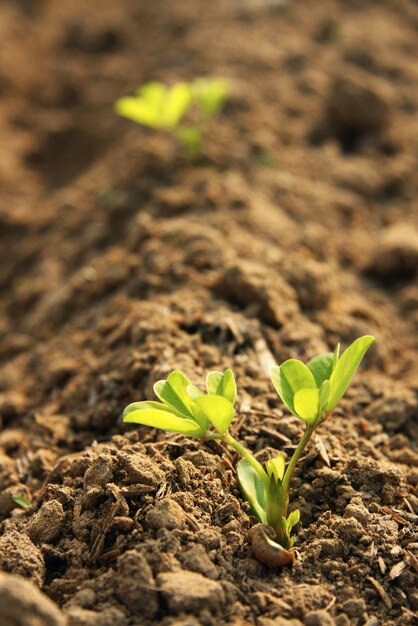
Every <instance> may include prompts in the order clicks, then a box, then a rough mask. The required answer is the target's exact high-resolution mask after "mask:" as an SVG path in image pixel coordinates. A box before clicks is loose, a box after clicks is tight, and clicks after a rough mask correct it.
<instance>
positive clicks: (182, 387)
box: [154, 370, 193, 417]
mask: <svg viewBox="0 0 418 626" xmlns="http://www.w3.org/2000/svg"><path fill="white" fill-rule="evenodd" d="M190 385H191V382H190V380H189V379H188V378H187V376H185V375H184V374H182V372H180V371H179V370H174V372H171V374H170V375H169V376H168V378H167V380H159V381H158V382H156V383H155V385H154V393H155V395H156V396H157V398H158V399H159V400H161V402H163V403H164V404H166V405H168V406H171V407H173V408H174V409H176V411H178V412H179V413H182V414H183V415H187V416H189V417H193V412H192V403H193V400H192V398H191V397H190V396H189V394H188V393H187V388H188V387H190Z"/></svg>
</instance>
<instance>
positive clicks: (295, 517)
mask: <svg viewBox="0 0 418 626" xmlns="http://www.w3.org/2000/svg"><path fill="white" fill-rule="evenodd" d="M299 522H300V511H299V509H295V510H294V511H292V512H291V513H289V515H288V516H287V520H286V527H287V529H288V532H289V534H290V532H291V530H292V528H294V527H295V526H296V524H299Z"/></svg>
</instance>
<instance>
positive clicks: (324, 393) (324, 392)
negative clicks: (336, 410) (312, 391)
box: [319, 380, 331, 415]
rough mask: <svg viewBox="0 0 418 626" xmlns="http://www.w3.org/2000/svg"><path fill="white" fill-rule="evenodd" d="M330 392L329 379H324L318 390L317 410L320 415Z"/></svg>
mask: <svg viewBox="0 0 418 626" xmlns="http://www.w3.org/2000/svg"><path fill="white" fill-rule="evenodd" d="M330 392H331V383H330V382H329V380H324V382H323V383H322V385H321V389H320V390H319V412H320V414H321V415H322V414H323V413H324V411H325V408H326V406H327V402H328V398H329V394H330Z"/></svg>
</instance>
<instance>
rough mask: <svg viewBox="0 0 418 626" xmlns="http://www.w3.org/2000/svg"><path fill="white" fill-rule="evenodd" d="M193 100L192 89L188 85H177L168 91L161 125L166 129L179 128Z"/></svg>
mask: <svg viewBox="0 0 418 626" xmlns="http://www.w3.org/2000/svg"><path fill="white" fill-rule="evenodd" d="M191 100H192V89H191V87H190V85H188V84H187V83H177V84H175V85H173V87H171V89H169V90H168V92H167V94H166V97H165V99H164V102H163V112H162V119H161V123H162V125H163V126H164V127H165V128H174V127H175V126H177V124H178V123H179V121H180V120H181V118H182V117H183V115H184V114H185V112H186V111H187V109H188V108H189V106H190V103H191Z"/></svg>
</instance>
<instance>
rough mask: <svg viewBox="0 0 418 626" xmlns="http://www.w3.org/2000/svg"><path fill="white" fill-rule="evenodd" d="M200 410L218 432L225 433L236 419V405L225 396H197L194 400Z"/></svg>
mask: <svg viewBox="0 0 418 626" xmlns="http://www.w3.org/2000/svg"><path fill="white" fill-rule="evenodd" d="M194 404H195V406H197V407H198V409H199V411H200V412H201V413H202V414H203V415H204V416H205V417H206V419H207V420H209V422H210V423H211V424H213V426H215V428H216V430H217V431H218V433H220V434H221V435H223V434H225V433H226V431H227V430H228V426H229V424H230V423H231V422H232V420H233V419H234V414H235V411H234V407H233V406H232V404H231V403H230V402H229V400H227V399H226V398H224V397H223V396H218V395H210V396H202V397H201V398H197V399H196V400H195V402H194Z"/></svg>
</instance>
